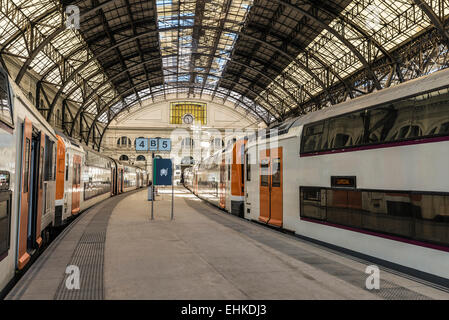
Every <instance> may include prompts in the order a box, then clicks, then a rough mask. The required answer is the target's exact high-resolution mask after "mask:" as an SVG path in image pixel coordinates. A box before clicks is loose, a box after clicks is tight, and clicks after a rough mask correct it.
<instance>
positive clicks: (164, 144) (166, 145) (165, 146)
mask: <svg viewBox="0 0 449 320" xmlns="http://www.w3.org/2000/svg"><path fill="white" fill-rule="evenodd" d="M159 151H171V140H170V139H159Z"/></svg>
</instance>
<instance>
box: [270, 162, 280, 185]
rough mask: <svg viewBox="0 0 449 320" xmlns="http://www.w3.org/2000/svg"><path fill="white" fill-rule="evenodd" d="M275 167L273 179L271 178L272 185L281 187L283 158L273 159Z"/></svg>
mask: <svg viewBox="0 0 449 320" xmlns="http://www.w3.org/2000/svg"><path fill="white" fill-rule="evenodd" d="M272 166H273V168H272V170H273V171H272V173H271V174H272V179H271V185H272V186H273V187H276V188H279V187H280V186H281V176H282V175H281V170H282V168H281V159H279V158H277V159H273V164H272Z"/></svg>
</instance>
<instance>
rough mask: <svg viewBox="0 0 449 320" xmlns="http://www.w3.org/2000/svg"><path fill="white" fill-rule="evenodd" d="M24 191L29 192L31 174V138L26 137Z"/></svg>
mask: <svg viewBox="0 0 449 320" xmlns="http://www.w3.org/2000/svg"><path fill="white" fill-rule="evenodd" d="M23 175H24V179H23V193H27V192H28V187H29V182H28V181H29V175H30V139H28V138H26V142H25V163H24V171H23Z"/></svg>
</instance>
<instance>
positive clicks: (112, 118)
mask: <svg viewBox="0 0 449 320" xmlns="http://www.w3.org/2000/svg"><path fill="white" fill-rule="evenodd" d="M186 86H193V87H196V88H198V89H201V88H202V86H201V85H200V84H198V83H193V84H192V83H186V84H180V85H179V86H174V87H172V88H173V89H180V88H185V87H186ZM164 90H166V89H165V88H164V89H161V90H158V91H155V92H153V93H150V94H148V95H146V96H150V95H153V94H156V93H158V92H161V91H164ZM146 96H142V98H145V97H146ZM241 97H243V95H242V96H241ZM238 102H240V103H242V104H244V105H245V106H247V107H248V109H247V110H246V114H248V112H249V110H251V108H250V107H249V106H248V105H247V104H246V103H245V102H244V101H243V100H242V99H241V98H240V99H239V100H238ZM133 103H136V102H133ZM253 103H254V102H253ZM131 105H132V104H131ZM236 107H238V105H236ZM253 107H257V105H256V104H255V103H254V106H253ZM128 108H129V106H127V107H125V108H123V109H121V110H120V111H119V112H118V113H116V114H115V115H113V116H112V117H111V119H110V120H109V121H108V123H107V124H106V126H105V127H104V129H103V132H102V134H101V137H100V138H99V142H94V144H95V145H96V146H98V150H100V147H101V143H102V140H103V137H104V134H105V133H106V130H107V128H108V127H109V125H110V124H111V121H113V120H114V119H115V118H117V117H118V116H119V115H120V114H121V113H122V112H124V111H125V110H127V109H128ZM253 111H254V112H253V113H254V114H255V115H256V116H257V117H258V118H260V119H261V120H262V121H263V122H264V123H266V124H269V122H267V119H264V118H263V117H262V116H261V115H260V114H259V113H258V112H257V111H255V110H253ZM89 139H90V138H88V139H87V140H89Z"/></svg>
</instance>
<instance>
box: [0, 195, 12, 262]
mask: <svg viewBox="0 0 449 320" xmlns="http://www.w3.org/2000/svg"><path fill="white" fill-rule="evenodd" d="M9 207H10V206H9V200H3V201H1V202H0V255H3V254H4V253H5V252H7V251H8V249H9V236H10V234H9V228H10V221H9V216H10V215H9V211H10V210H9Z"/></svg>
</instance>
